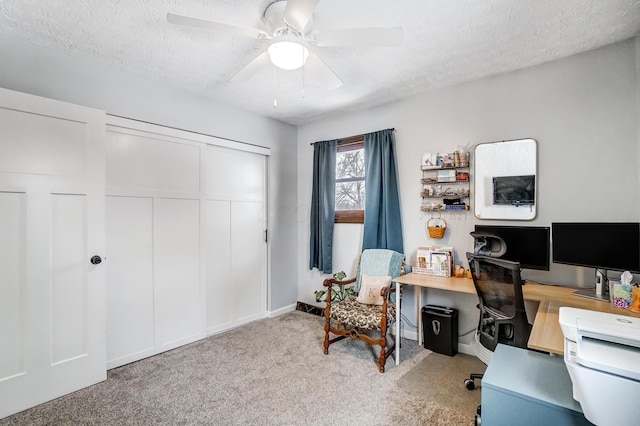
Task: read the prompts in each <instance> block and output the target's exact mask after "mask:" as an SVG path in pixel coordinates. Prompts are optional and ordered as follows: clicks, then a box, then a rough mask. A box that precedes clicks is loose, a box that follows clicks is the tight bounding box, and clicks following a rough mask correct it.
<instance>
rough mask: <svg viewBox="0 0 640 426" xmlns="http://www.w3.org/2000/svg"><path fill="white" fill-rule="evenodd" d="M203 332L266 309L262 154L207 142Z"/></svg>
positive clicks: (258, 314) (260, 314)
mask: <svg viewBox="0 0 640 426" xmlns="http://www.w3.org/2000/svg"><path fill="white" fill-rule="evenodd" d="M205 164H206V168H207V184H206V197H207V201H206V203H207V213H206V215H205V223H206V251H207V332H208V333H209V334H212V333H216V332H218V331H221V330H225V329H228V328H230V327H235V326H238V325H241V324H244V323H246V322H249V321H252V320H255V319H258V318H262V317H263V316H264V315H265V312H266V286H265V285H264V283H265V281H266V243H265V241H264V240H265V233H264V232H265V229H266V218H265V181H266V179H265V172H266V158H265V156H264V155H260V154H256V153H252V152H243V151H237V150H232V149H228V148H222V147H208V148H207V151H206V157H205Z"/></svg>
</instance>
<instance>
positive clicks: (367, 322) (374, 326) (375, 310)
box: [331, 297, 396, 331]
mask: <svg viewBox="0 0 640 426" xmlns="http://www.w3.org/2000/svg"><path fill="white" fill-rule="evenodd" d="M331 318H333V319H334V320H336V321H338V322H341V323H344V324H348V325H351V326H353V327H358V328H364V329H369V330H378V331H380V325H381V323H382V322H381V318H382V306H378V305H367V304H364V303H360V302H358V301H357V300H356V299H355V297H349V298H347V299H345V300H343V301H341V302H338V303H332V304H331ZM395 321H396V305H395V303H391V302H388V303H387V325H390V324H392V323H394V322H395Z"/></svg>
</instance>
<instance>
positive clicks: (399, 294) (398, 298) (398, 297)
mask: <svg viewBox="0 0 640 426" xmlns="http://www.w3.org/2000/svg"><path fill="white" fill-rule="evenodd" d="M401 287H402V285H401V284H400V283H396V336H395V339H396V342H395V343H396V356H395V358H396V365H400V340H401V338H400V320H401V319H402V316H401V312H400V309H401V307H402V289H401Z"/></svg>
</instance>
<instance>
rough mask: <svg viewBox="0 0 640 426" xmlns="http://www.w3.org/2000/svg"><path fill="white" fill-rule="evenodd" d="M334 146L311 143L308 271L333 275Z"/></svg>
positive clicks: (334, 142)
mask: <svg viewBox="0 0 640 426" xmlns="http://www.w3.org/2000/svg"><path fill="white" fill-rule="evenodd" d="M337 147H338V141H337V140H330V141H324V142H316V143H314V144H313V189H312V193H311V218H310V222H311V223H310V231H311V232H310V234H311V235H310V239H309V269H313V268H318V270H319V271H322V272H323V273H325V274H330V273H332V264H331V263H332V256H333V223H334V220H335V213H336V150H337Z"/></svg>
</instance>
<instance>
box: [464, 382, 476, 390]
mask: <svg viewBox="0 0 640 426" xmlns="http://www.w3.org/2000/svg"><path fill="white" fill-rule="evenodd" d="M464 386H465V387H466V388H467V389H469V390H474V389H475V388H476V383H475V382H474V381H473V380H471V379H464Z"/></svg>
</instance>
